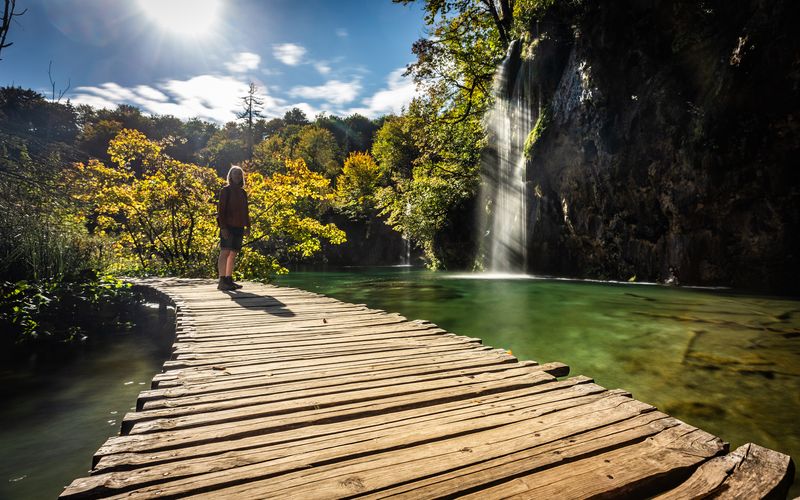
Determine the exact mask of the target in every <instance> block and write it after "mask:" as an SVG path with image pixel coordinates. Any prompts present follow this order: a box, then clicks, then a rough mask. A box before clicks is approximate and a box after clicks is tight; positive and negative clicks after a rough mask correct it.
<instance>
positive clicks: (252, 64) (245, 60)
mask: <svg viewBox="0 0 800 500" xmlns="http://www.w3.org/2000/svg"><path fill="white" fill-rule="evenodd" d="M260 63H261V56H260V55H258V54H254V53H253V52H239V53H238V54H236V55H235V56H234V57H233V60H232V61H229V62H226V63H225V67H226V68H228V71H230V72H232V73H247V72H248V71H252V70H254V69H257V68H258V65H259V64H260Z"/></svg>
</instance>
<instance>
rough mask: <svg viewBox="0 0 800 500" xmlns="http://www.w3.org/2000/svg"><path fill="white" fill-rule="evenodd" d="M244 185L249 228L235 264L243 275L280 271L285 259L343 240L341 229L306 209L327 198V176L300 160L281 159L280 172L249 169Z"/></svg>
mask: <svg viewBox="0 0 800 500" xmlns="http://www.w3.org/2000/svg"><path fill="white" fill-rule="evenodd" d="M247 186H248V192H249V195H250V197H249V201H250V220H251V223H252V228H251V235H250V238H251V240H250V241H249V242H247V243H246V245H245V247H244V250H243V252H242V256H241V259H240V263H239V270H240V272H241V273H242V274H243V275H244V276H248V277H255V278H262V279H263V278H264V277H266V276H272V275H273V274H276V273H281V274H282V273H285V272H287V271H286V268H285V267H284V264H285V263H286V262H287V261H289V260H291V259H293V258H305V257H310V256H312V255H314V254H316V253H318V252H319V251H320V250H322V240H327V241H328V242H329V243H331V244H335V245H338V244H340V243H344V242H345V241H346V235H345V233H344V231H342V230H340V229H339V228H337V227H336V226H335V225H334V224H330V223H329V224H323V223H322V222H320V221H319V220H318V219H317V218H316V217H313V216H312V214H310V213H308V207H309V206H317V205H319V204H324V203H329V202H331V201H332V200H333V193H332V192H331V189H330V181H329V180H328V179H326V178H325V177H323V176H322V175H320V174H318V173H316V172H312V171H311V170H309V168H308V167H307V166H306V164H305V161H303V160H302V159H297V160H286V162H285V166H284V168H283V171H282V172H275V173H273V174H272V175H270V176H265V175H262V174H261V173H258V172H256V173H251V174H249V175H248V177H247Z"/></svg>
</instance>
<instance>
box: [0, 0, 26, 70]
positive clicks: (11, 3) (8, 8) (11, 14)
mask: <svg viewBox="0 0 800 500" xmlns="http://www.w3.org/2000/svg"><path fill="white" fill-rule="evenodd" d="M16 7H17V0H5V7H4V9H3V20H2V24H0V52H1V51H2V50H3V49H4V48H6V47H10V46H12V45H14V42H8V43H6V36H8V30H9V29H11V22H12V21H13V20H14V18H15V17H19V16H21V15H23V14H25V13H26V12H28V9H24V10H23V11H22V12H15V9H16ZM0 61H2V59H0Z"/></svg>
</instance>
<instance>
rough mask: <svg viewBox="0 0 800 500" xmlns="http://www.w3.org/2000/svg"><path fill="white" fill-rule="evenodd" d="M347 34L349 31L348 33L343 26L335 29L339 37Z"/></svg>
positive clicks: (344, 36)
mask: <svg viewBox="0 0 800 500" xmlns="http://www.w3.org/2000/svg"><path fill="white" fill-rule="evenodd" d="M348 35H350V33H348V32H347V30H346V29H344V28H339V29H337V30H336V36H338V37H339V38H347V36H348Z"/></svg>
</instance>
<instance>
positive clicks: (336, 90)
mask: <svg viewBox="0 0 800 500" xmlns="http://www.w3.org/2000/svg"><path fill="white" fill-rule="evenodd" d="M360 91H361V82H360V81H358V80H353V81H351V82H342V81H339V80H329V81H327V82H325V83H324V84H322V85H317V86H298V87H293V88H292V89H291V90H290V91H289V95H290V96H291V97H302V98H304V99H319V100H323V101H327V102H329V103H331V104H338V105H341V104H347V103H348V102H351V101H353V100H354V99H355V98H356V97H357V96H358V93H359V92H360Z"/></svg>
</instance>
